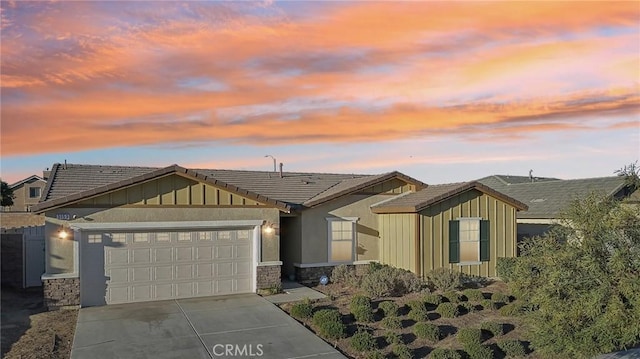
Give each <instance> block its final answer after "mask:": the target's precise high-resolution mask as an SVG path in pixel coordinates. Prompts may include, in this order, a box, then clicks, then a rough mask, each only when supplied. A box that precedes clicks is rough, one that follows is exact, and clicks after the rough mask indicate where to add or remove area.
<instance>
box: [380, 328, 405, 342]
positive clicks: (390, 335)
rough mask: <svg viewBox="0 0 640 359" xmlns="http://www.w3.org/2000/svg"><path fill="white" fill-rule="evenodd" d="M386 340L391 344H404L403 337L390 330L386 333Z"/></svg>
mask: <svg viewBox="0 0 640 359" xmlns="http://www.w3.org/2000/svg"><path fill="white" fill-rule="evenodd" d="M384 340H386V341H387V343H389V344H398V343H402V337H401V336H400V334H398V333H397V332H396V331H394V330H388V331H387V332H386V333H384Z"/></svg>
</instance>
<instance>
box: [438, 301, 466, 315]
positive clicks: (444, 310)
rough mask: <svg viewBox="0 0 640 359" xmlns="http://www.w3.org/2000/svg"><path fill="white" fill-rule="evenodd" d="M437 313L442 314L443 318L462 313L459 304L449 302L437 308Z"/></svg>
mask: <svg viewBox="0 0 640 359" xmlns="http://www.w3.org/2000/svg"><path fill="white" fill-rule="evenodd" d="M436 313H438V314H440V315H441V316H442V317H443V318H455V317H457V316H458V315H459V314H460V312H459V310H458V305H457V304H454V303H449V302H445V303H442V304H440V305H439V306H438V308H436Z"/></svg>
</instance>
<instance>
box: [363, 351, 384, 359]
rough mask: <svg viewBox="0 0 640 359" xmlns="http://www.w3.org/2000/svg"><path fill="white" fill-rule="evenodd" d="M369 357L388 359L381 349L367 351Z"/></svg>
mask: <svg viewBox="0 0 640 359" xmlns="http://www.w3.org/2000/svg"><path fill="white" fill-rule="evenodd" d="M366 358H367V359H386V356H385V355H384V354H383V353H382V352H381V351H379V350H372V351H370V352H368V353H367V357H366Z"/></svg>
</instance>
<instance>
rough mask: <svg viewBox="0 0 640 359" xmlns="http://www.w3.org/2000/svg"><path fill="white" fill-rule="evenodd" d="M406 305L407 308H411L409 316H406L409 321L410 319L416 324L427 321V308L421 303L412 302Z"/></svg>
mask: <svg viewBox="0 0 640 359" xmlns="http://www.w3.org/2000/svg"><path fill="white" fill-rule="evenodd" d="M407 305H408V306H409V308H411V310H409V314H407V317H409V319H412V320H414V321H416V322H421V321H424V320H427V314H428V313H427V308H426V307H425V306H424V303H423V302H421V301H419V300H414V301H411V302H409V303H407Z"/></svg>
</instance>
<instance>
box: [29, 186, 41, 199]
mask: <svg viewBox="0 0 640 359" xmlns="http://www.w3.org/2000/svg"><path fill="white" fill-rule="evenodd" d="M29 198H40V187H29Z"/></svg>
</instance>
